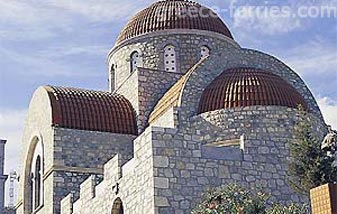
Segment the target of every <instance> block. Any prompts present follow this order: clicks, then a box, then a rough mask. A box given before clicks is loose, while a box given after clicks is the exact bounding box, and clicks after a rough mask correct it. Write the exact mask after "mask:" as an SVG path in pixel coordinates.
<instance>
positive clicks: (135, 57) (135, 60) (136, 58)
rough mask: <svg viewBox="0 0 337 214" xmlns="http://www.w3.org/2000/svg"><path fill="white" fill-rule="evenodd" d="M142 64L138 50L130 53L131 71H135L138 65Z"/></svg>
mask: <svg viewBox="0 0 337 214" xmlns="http://www.w3.org/2000/svg"><path fill="white" fill-rule="evenodd" d="M140 64H141V58H140V54H139V52H138V51H134V52H132V53H131V55H130V71H131V73H132V72H134V71H135V70H136V69H137V67H139V66H140Z"/></svg>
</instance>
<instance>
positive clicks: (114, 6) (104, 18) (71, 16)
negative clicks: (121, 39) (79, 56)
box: [0, 0, 153, 41]
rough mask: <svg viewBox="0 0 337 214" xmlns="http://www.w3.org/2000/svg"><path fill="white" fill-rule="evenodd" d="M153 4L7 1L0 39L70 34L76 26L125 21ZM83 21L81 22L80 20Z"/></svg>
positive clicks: (1, 8)
mask: <svg viewBox="0 0 337 214" xmlns="http://www.w3.org/2000/svg"><path fill="white" fill-rule="evenodd" d="M150 2H153V0H145V1H131V0H127V1H120V0H86V1H83V0H71V1H69V0H34V1H32V0H27V1H22V0H11V1H0V25H1V26H2V29H1V30H0V38H3V39H6V40H18V41H21V40H35V41H36V40H41V39H44V38H52V37H54V36H57V35H59V34H60V32H71V31H73V30H74V29H75V28H76V27H77V26H78V24H79V23H81V22H82V23H84V22H86V21H89V22H99V23H100V24H101V23H105V22H116V21H121V20H126V19H128V18H129V17H130V16H131V15H133V14H134V13H135V12H136V11H138V10H140V9H141V8H143V7H144V6H146V5H148V4H149V3H150ZM83 18H84V19H86V20H84V19H83Z"/></svg>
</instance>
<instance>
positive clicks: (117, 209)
mask: <svg viewBox="0 0 337 214" xmlns="http://www.w3.org/2000/svg"><path fill="white" fill-rule="evenodd" d="M111 214H124V208H123V203H122V200H121V199H120V198H117V199H116V200H115V201H114V203H113V205H112V210H111Z"/></svg>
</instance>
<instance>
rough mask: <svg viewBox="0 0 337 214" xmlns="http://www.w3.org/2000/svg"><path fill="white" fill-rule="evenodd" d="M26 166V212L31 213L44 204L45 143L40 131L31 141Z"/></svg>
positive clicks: (24, 179) (24, 201)
mask: <svg viewBox="0 0 337 214" xmlns="http://www.w3.org/2000/svg"><path fill="white" fill-rule="evenodd" d="M29 142H30V143H29V147H28V152H27V154H26V160H25V165H24V166H25V168H24V176H23V182H24V189H23V194H24V195H25V197H24V200H23V203H24V210H25V211H24V213H25V214H30V213H32V212H33V211H34V210H36V209H39V208H40V207H41V206H42V205H43V200H44V199H43V191H44V190H43V174H44V145H43V139H42V137H41V135H40V134H39V133H36V134H35V135H32V137H31V138H30V141H29Z"/></svg>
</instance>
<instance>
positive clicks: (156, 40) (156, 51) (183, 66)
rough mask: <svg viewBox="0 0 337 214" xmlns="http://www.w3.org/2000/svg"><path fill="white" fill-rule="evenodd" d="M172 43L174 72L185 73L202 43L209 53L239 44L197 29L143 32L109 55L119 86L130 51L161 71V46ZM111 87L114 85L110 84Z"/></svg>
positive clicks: (126, 72) (145, 64) (126, 74)
mask: <svg viewBox="0 0 337 214" xmlns="http://www.w3.org/2000/svg"><path fill="white" fill-rule="evenodd" d="M166 45H173V46H175V50H176V53H177V54H176V56H177V59H176V61H177V73H186V72H187V71H188V69H190V68H191V67H192V66H193V65H195V64H196V63H197V62H198V61H199V60H200V58H201V47H202V46H204V45H206V46H207V47H209V48H210V50H211V54H214V53H217V52H231V51H232V50H233V49H235V48H238V47H239V46H238V44H237V43H236V42H234V41H233V40H232V39H229V38H228V37H226V36H223V35H219V34H217V33H212V32H205V31H199V30H168V31H162V32H155V33H151V34H148V35H146V36H139V37H137V38H134V39H130V40H128V41H126V42H124V43H123V44H121V45H119V46H118V47H114V48H113V49H112V51H111V52H110V54H109V56H108V65H109V68H111V66H112V65H115V66H116V65H117V68H116V69H115V72H114V73H115V77H114V78H109V79H111V80H114V81H116V84H114V83H110V84H111V85H115V86H116V87H115V88H118V87H119V86H120V85H121V84H122V83H123V82H124V81H125V80H126V79H127V78H128V77H129V75H130V73H131V72H130V55H131V53H133V52H134V51H138V52H139V54H140V56H141V58H142V63H141V64H142V66H141V67H143V68H148V69H154V70H162V71H164V70H165V69H164V47H165V46H166ZM112 88H114V87H112Z"/></svg>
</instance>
